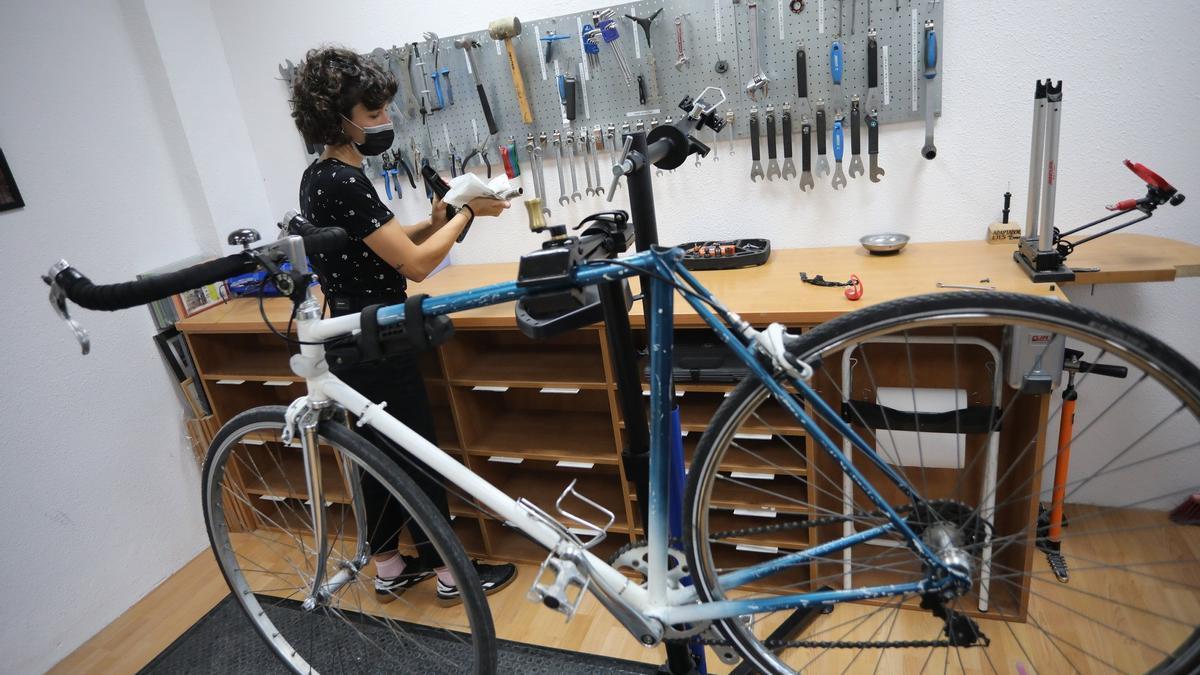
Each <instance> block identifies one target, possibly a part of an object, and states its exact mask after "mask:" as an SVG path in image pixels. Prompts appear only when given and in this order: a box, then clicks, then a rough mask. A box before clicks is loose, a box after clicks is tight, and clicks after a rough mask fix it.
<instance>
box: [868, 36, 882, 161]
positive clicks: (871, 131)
mask: <svg viewBox="0 0 1200 675" xmlns="http://www.w3.org/2000/svg"><path fill="white" fill-rule="evenodd" d="M878 87H879V46H878V44H877V43H876V41H875V29H874V28H872V29H870V30H868V31H867V106H866V107H867V160H868V162H869V164H870V167H871V173H870V178H871V182H872V183H878V182H879V179H880V178H882V177H883V174H884V171H883V169H882V168H881V167H880V166H879V111H878V109H877V108H876V107H875V106H876V104H875V90H876V89H877V88H878Z"/></svg>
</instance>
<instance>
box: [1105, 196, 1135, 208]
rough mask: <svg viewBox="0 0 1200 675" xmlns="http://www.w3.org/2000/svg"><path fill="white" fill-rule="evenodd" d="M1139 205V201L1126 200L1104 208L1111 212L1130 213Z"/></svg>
mask: <svg viewBox="0 0 1200 675" xmlns="http://www.w3.org/2000/svg"><path fill="white" fill-rule="evenodd" d="M1137 203H1138V200H1137V199H1125V200H1123V201H1119V202H1117V203H1116V204H1113V205H1111V206H1106V207H1104V208H1106V209H1108V210H1109V211H1128V210H1130V209H1133V208H1136V207H1137Z"/></svg>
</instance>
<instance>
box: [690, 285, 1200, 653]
mask: <svg viewBox="0 0 1200 675" xmlns="http://www.w3.org/2000/svg"><path fill="white" fill-rule="evenodd" d="M956 317H957V318H959V319H960V320H962V322H963V325H969V324H971V321H972V320H975V319H979V318H980V317H987V318H988V319H989V320H992V321H1011V322H1013V323H1016V322H1027V323H1030V324H1035V325H1041V326H1050V327H1058V328H1061V329H1062V332H1064V333H1066V335H1067V336H1068V337H1071V336H1072V333H1071V332H1070V331H1075V332H1076V334H1077V335H1084V336H1090V337H1092V338H1094V339H1095V340H1096V341H1097V342H1098V343H1100V344H1101V345H1104V346H1109V345H1111V347H1112V349H1113V351H1112V352H1111V354H1114V355H1115V354H1118V353H1119V354H1121V356H1122V358H1124V359H1125V360H1126V361H1127V362H1129V363H1131V364H1133V365H1135V366H1138V367H1140V368H1142V371H1143V372H1144V373H1145V374H1146V376H1148V377H1149V379H1150V381H1151V382H1153V383H1156V384H1158V385H1160V386H1161V387H1162V389H1163V390H1164V391H1166V392H1168V393H1170V394H1171V395H1173V396H1174V397H1176V398H1177V400H1178V401H1179V403H1180V406H1179V410H1180V411H1182V414H1183V415H1184V416H1185V417H1186V416H1187V415H1189V414H1190V416H1191V417H1192V418H1196V417H1200V369H1197V368H1196V366H1195V365H1193V364H1192V363H1190V362H1189V361H1188V360H1187V359H1185V358H1184V357H1183V356H1181V355H1180V354H1179V353H1178V352H1176V351H1175V350H1173V349H1171V348H1170V347H1168V346H1167V345H1165V344H1163V343H1162V342H1161V341H1159V340H1157V339H1156V338H1154V337H1153V336H1150V335H1148V334H1146V333H1144V332H1142V331H1141V330H1139V329H1137V328H1134V327H1133V326H1130V325H1128V324H1125V323H1123V322H1120V321H1117V320H1114V319H1111V318H1109V317H1107V316H1104V315H1102V314H1099V313H1097V312H1094V311H1091V310H1088V309H1084V308H1080V307H1075V306H1072V305H1068V304H1065V303H1062V302H1058V301H1054V300H1049V299H1042V298H1036V297H1032V296H1026V295H1018V294H1005V293H975V292H966V293H943V294H935V295H925V296H917V297H912V298H904V299H900V300H896V301H892V302H887V303H882V304H879V305H876V306H873V307H870V308H867V309H863V310H860V311H857V312H853V313H851V314H847V315H845V316H843V317H840V318H838V319H836V320H833V321H830V322H828V323H826V324H822V325H820V326H817V327H816V328H814V329H813V330H811V331H809V332H807V333H804V334H803V335H802V336H801V337H800V339H799V340H797V341H796V342H795V343H794V345H793V347H792V348H791V350H790V351H791V353H792V354H794V355H795V356H797V357H798V358H800V359H801V360H803V361H805V362H807V363H810V364H811V365H814V367H815V368H817V369H818V372H820V369H821V368H822V363H823V360H822V359H823V358H824V357H826V356H829V355H832V354H833V353H835V352H839V351H840V350H842V349H843V348H844V347H846V346H847V345H848V344H850V343H853V342H855V341H857V340H859V339H862V338H865V337H869V336H870V337H873V336H879V335H882V334H885V333H887V332H888V331H896V332H900V331H903V330H905V329H906V328H907V327H908V326H913V327H916V326H918V325H923V326H930V325H941V324H942V323H945V322H948V321H951V320H953V319H955V318H956ZM955 325H958V324H955ZM1001 325H1007V324H1001ZM1055 332H1058V331H1055ZM904 334H905V335H906V336H907V335H908V333H907V332H905V333H904ZM954 335H955V336H956V337H957V336H958V333H957V332H955V334H954ZM905 339H906V340H907V339H908V338H907V337H906V338H905ZM956 343H957V340H956ZM905 346H906V348H907V343H906V345H905ZM1106 353H1109V352H1101V355H1104V354H1106ZM910 354H911V352H910ZM955 358H956V359H957V352H956V356H955ZM830 360H832V359H830ZM910 368H911V365H910ZM827 376H828V375H827ZM777 377H781V375H778V374H777ZM813 381H814V382H816V378H815V377H814V380H813ZM913 386H916V385H915V384H914V385H913ZM1134 386H1136V385H1134ZM839 393H840V392H839ZM1055 393H1057V392H1055ZM769 397H770V394H769V392H768V391H767V390H766V389H765V388H764V386H763V385H762V384H761V383H760V382H758V381H752V380H746V381H743V382H742V383H741V384H739V385H738V386H737V387H736V388H735V389H734V390H733V392H731V393H730V394H729V395H728V397H727V399H726V400H725V402H724V403H723V404H722V405H721V406H720V407H719V408H718V410H717V411H716V413H715V415H714V417H713V419H712V421H711V423H710V425H709V427H708V428H707V430H706V431H705V432H704V434H703V436H702V438H701V439H700V442H699V445H698V448H697V451H696V454H695V457H694V459H693V462H692V464H691V467H690V470H689V472H688V480H687V492H686V497H685V500H686V501H685V504H686V519H687V522H686V524H685V531H686V532H687V533H688V535H689V537H688V538H689V541H687V542H686V546H685V548H686V549H687V555H688V562H689V565H690V566H691V569H692V574H693V577H692V578H693V581H694V584H695V586H696V588H697V592H698V595H699V597H700V600H701V601H706V602H707V601H717V600H723V599H728V596H726V591H725V589H722V588H720V587H719V584H717V583H716V581H715V579H716V574H717V572H716V570H715V565H714V563H713V562H712V561H713V560H714V558H713V556H712V553H711V549H712V548H713V547H714V545H713V544H712V543H711V542H710V541H708V539H709V534H708V522H709V519H708V516H707V513H708V509H709V508H710V506H709V504H708V503H707V502H708V500H709V497H710V496H711V490H712V487H711V482H712V481H714V480H715V478H714V476H716V474H717V470H718V464H719V463H720V462H721V461H722V459H721V456H722V455H723V453H724V452H725V450H726V448H727V447H729V446H730V444H736V442H735V441H732V440H731V439H732V438H733V434H734V433H735V432H736V431H737V429H738V428H739V427H740V425H741V424H742V421H743V420H744V419H747V418H748V417H749V416H750V415H752V414H754V411H755V410H756V409H757V407H758V405H760V404H761V403H763V402H764V401H765V400H766V399H768V398H769ZM759 419H761V417H760V418H759ZM1192 428H1194V427H1192ZM881 435H882V434H881ZM1195 437H1197V438H1200V434H1197V435H1196V436H1195ZM837 438H840V437H836V436H835V437H834V439H835V440H834V442H835V443H836V442H837ZM818 452H819V451H818ZM1186 458H1187V459H1188V461H1194V459H1195V457H1194V454H1193V453H1192V452H1190V451H1189V452H1188V454H1187V456H1186ZM1193 466H1194V464H1193ZM1120 468H1121V469H1123V468H1124V466H1121V467H1120ZM1101 472H1102V470H1101ZM1072 478H1075V476H1074V475H1072ZM706 486H707V487H706ZM916 487H917V489H918V490H919V489H920V485H916ZM1173 494H1175V493H1163V494H1162V495H1159V496H1160V497H1165V496H1167V495H1173ZM1176 499H1178V498H1176ZM893 506H896V504H893ZM712 508H713V509H714V510H715V509H716V507H712ZM989 527H990V525H989ZM1179 527H1180V528H1181V531H1183V530H1186V529H1187V528H1186V526H1179ZM1114 531H1115V530H1114ZM1110 536H1111V535H1110ZM1035 562H1036V561H1035ZM1042 564H1045V561H1044V560H1043V561H1042ZM1138 564H1143V563H1130V564H1129V566H1130V567H1137V565H1138ZM1187 564H1190V565H1192V566H1193V567H1194V568H1197V569H1195V572H1196V574H1200V564H1197V563H1196V561H1195V559H1194V558H1193V559H1192V561H1191V562H1190V563H1187ZM1191 578H1193V579H1194V578H1197V577H1196V576H1192V577H1191ZM1150 583H1153V582H1150ZM1171 583H1177V581H1172V582H1171ZM1165 588H1166V587H1165V585H1164V589H1165ZM1187 588H1188V589H1190V588H1191V587H1190V586H1188V587H1187ZM1035 601H1036V600H1035V599H1031V600H1030V602H1035ZM1150 618H1151V619H1153V617H1150ZM1198 618H1200V617H1197V616H1189V617H1185V620H1186V623H1187V624H1190V627H1188V628H1187V629H1186V630H1188V631H1191V633H1190V636H1189V637H1186V638H1183V641H1182V643H1181V644H1180V645H1179V646H1178V647H1177V648H1175V649H1174V650H1173V651H1172V650H1169V649H1167V650H1164V649H1161V648H1160V649H1157V650H1156V652H1155V655H1154V657H1153V658H1155V659H1158V658H1161V659H1162V660H1161V662H1160V663H1157V665H1155V664H1154V663H1153V662H1152V661H1151V662H1149V664H1148V666H1147V665H1144V666H1142V668H1141V669H1143V670H1145V669H1147V667H1148V672H1154V673H1172V674H1175V673H1180V674H1181V673H1196V672H1200V628H1195V626H1196V625H1197V623H1200V621H1198ZM1076 620H1077V621H1084V620H1086V619H1078V618H1077V619H1076ZM1097 621H1101V619H1097ZM996 623H1002V622H999V621H998V622H996ZM714 624H715V625H716V627H717V629H718V631H719V632H720V633H721V635H722V636H723V637H724V638H725V640H728V641H729V642H730V643H731V644H732V645H733V646H734V647H735V648H736V649H737V651H738V652H739V653H740V654H741V656H742V658H743V659H745V660H746V662H747V663H748V665H750V666H752V667H753V668H754V669H755V671H756V672H769V673H790V672H793V671H792V670H791V667H789V666H788V665H786V664H784V663H783V662H782V660H781V659H780V658H777V657H776V656H775V655H773V654H772V652H771V650H769V649H767V648H766V647H765V646H764V645H763V643H762V642H761V641H760V639H759V638H756V637H754V635H753V632H752V630H753V629H751V628H747V627H746V622H744V621H741V620H738V619H725V620H721V621H716V622H714ZM893 625H894V623H893ZM1102 625H1103V624H1102ZM1181 625H1182V624H1181ZM1040 627H1041V626H1039V628H1040ZM1106 628H1107V626H1106ZM876 630H877V631H878V630H879V629H876ZM997 630H998V631H1001V632H1002V630H1003V629H997ZM1009 630H1010V632H1011V628H1010V629H1009ZM1044 630H1045V629H1043V631H1044ZM889 634H890V630H889ZM1015 635H1016V634H1015V633H1014V636H1015ZM1051 635H1052V634H1051ZM926 637H928V636H926ZM804 638H805V635H804V634H801V635H798V636H795V637H794V638H792V639H804ZM815 639H817V640H836V639H838V638H837V636H836V635H823V636H821V637H818V638H815ZM877 639H878V638H877ZM1050 639H1051V641H1053V635H1052V637H1051V638H1050ZM1018 642H1019V639H1018ZM1023 648H1024V647H1023V645H1022V649H1023ZM985 649H986V648H985ZM1060 651H1061V650H1060ZM946 652H947V653H948V654H953V653H954V652H953V651H952V650H950V649H946ZM875 653H878V652H875ZM964 653H965V652H964ZM1159 653H1161V654H1166V655H1165V656H1161V657H1160V656H1158V654H1159ZM931 654H932V650H931ZM1063 656H1064V659H1066V654H1064V655H1063ZM855 658H857V657H855ZM939 660H940V659H939ZM1068 661H1069V659H1068ZM949 662H951V661H950V660H949V659H948V663H949ZM809 663H811V662H809ZM934 663H935V664H937V661H934ZM960 663H961V661H960ZM1102 663H1103V661H1102ZM1030 665H1033V666H1034V667H1037V665H1038V664H1030ZM809 667H812V666H809ZM847 667H848V666H847ZM876 667H878V664H876ZM995 667H996V666H995V665H993V668H995ZM1006 667H1011V665H1010V664H1009V665H1006V666H1001V668H1000V670H1001V671H1002V672H1003V671H1004V669H1005V668H1006ZM839 668H840V666H839ZM867 668H868V670H869V669H870V667H869V666H867ZM1082 671H1083V672H1090V671H1089V668H1088V667H1083V668H1082ZM1038 672H1045V671H1043V670H1041V669H1039V670H1038ZM1051 672H1053V671H1051ZM1059 672H1062V671H1059Z"/></svg>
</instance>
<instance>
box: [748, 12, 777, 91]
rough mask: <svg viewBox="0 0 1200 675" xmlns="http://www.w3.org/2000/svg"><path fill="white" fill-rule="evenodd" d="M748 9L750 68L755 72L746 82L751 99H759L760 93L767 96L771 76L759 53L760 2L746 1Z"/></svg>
mask: <svg viewBox="0 0 1200 675" xmlns="http://www.w3.org/2000/svg"><path fill="white" fill-rule="evenodd" d="M746 9H747V10H748V11H749V12H750V70H751V72H753V73H754V77H752V78H750V81H749V82H747V83H746V95H748V96H749V97H750V100H751V101H757V100H758V97H759V93H760V92H761V93H762V97H763V98H766V97H767V94H768V92H769V90H770V84H771V78H769V77H767V74H766V73H764V72H763V69H762V66H761V65H760V64H759V54H758V3H757V2H755V0H750V2H748V3H746Z"/></svg>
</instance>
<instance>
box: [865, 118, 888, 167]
mask: <svg viewBox="0 0 1200 675" xmlns="http://www.w3.org/2000/svg"><path fill="white" fill-rule="evenodd" d="M867 158H868V160H869V161H870V164H871V182H872V183H878V182H879V179H880V178H882V177H883V174H884V170H883V167H881V166H879V116H878V115H876V114H875V111H874V110H872V111H871V112H869V113H867Z"/></svg>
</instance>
